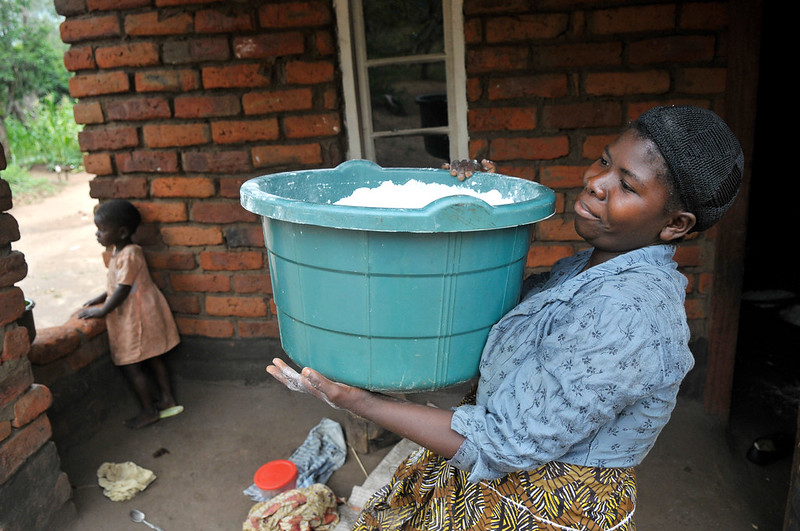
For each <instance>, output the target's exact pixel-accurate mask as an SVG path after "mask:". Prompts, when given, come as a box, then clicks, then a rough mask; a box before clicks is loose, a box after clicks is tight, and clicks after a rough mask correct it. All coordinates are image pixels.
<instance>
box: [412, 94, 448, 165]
mask: <svg viewBox="0 0 800 531" xmlns="http://www.w3.org/2000/svg"><path fill="white" fill-rule="evenodd" d="M414 101H416V102H417V105H419V115H420V125H422V127H439V126H442V125H447V95H446V94H423V95H421V96H417V97H416V98H415V99H414ZM423 140H424V142H425V151H427V152H428V154H429V155H431V156H433V157H436V158H439V159H443V160H450V139H449V137H448V136H447V135H423Z"/></svg>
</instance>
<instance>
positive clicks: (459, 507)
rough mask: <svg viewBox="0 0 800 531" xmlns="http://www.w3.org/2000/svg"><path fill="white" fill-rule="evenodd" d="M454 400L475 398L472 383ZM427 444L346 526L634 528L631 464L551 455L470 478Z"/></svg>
mask: <svg viewBox="0 0 800 531" xmlns="http://www.w3.org/2000/svg"><path fill="white" fill-rule="evenodd" d="M461 403H462V404H473V403H475V389H473V390H472V391H471V392H470V393H468V394H467V396H466V397H464V399H463V400H462V401H461ZM468 477H469V472H466V471H464V470H459V469H457V468H456V467H454V466H451V465H450V464H448V463H447V460H446V459H445V458H443V457H442V456H440V455H437V454H435V453H433V452H431V451H430V450H427V449H425V448H420V449H419V450H417V451H416V452H414V453H412V454H411V455H410V456H408V457H407V458H406V459H405V461H403V462H402V463H401V464H400V466H398V467H397V470H396V471H395V472H394V475H393V476H392V479H391V480H390V481H389V483H388V484H387V485H385V486H384V487H382V488H381V489H379V490H378V491H377V492H376V493H375V494H374V495H373V496H372V497H371V498H370V499H369V500H368V501H367V503H366V504H365V506H364V508H363V510H362V511H361V514H359V516H358V519H357V520H356V523H355V525H354V526H353V530H352V531H400V530H403V531H445V530H447V531H635V529H636V526H635V525H634V523H633V513H634V511H635V508H636V475H635V472H634V469H633V468H596V467H587V466H579V465H571V464H567V463H559V462H552V463H548V464H546V465H544V466H541V467H539V468H537V469H534V470H529V471H520V472H514V473H511V474H506V475H505V476H503V477H502V478H500V479H496V480H484V481H480V482H479V483H472V482H470V481H469V480H468V479H467V478H468Z"/></svg>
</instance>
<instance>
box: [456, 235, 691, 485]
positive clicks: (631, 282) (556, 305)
mask: <svg viewBox="0 0 800 531" xmlns="http://www.w3.org/2000/svg"><path fill="white" fill-rule="evenodd" d="M589 252H590V251H589V250H586V251H582V252H580V253H578V254H576V255H574V256H571V257H569V258H566V259H563V260H561V261H559V262H558V263H557V264H556V265H555V266H554V267H553V269H552V271H551V272H550V273H549V274H545V275H540V276H539V277H537V278H536V279H535V281H536V282H535V284H534V287H533V288H532V289H531V290H530V291H529V292H528V293H527V294H525V296H524V298H523V301H522V302H521V303H520V304H519V305H518V306H517V307H516V308H514V309H513V310H511V311H510V312H509V313H508V314H506V315H505V316H504V317H503V318H502V319H501V320H500V322H498V323H497V324H496V325H495V326H494V327H493V328H492V330H491V332H490V333H489V337H488V339H487V342H486V347H485V348H484V351H483V354H482V358H481V364H480V379H479V383H478V390H477V395H476V405H466V406H459V407H458V408H456V409H455V414H454V416H453V420H452V423H451V427H452V428H453V430H455V431H457V432H458V433H460V434H462V435H463V436H464V437H466V441H464V443H463V444H462V445H461V447H460V448H459V450H458V452H457V453H456V455H454V456H453V458H452V459H451V460H450V463H451V464H452V465H454V466H456V467H457V468H460V469H462V470H468V471H470V480H471V481H478V480H480V479H494V478H499V477H502V476H503V475H504V474H505V473H508V472H512V471H516V470H530V469H533V468H536V467H537V466H540V465H541V464H543V463H546V462H549V461H561V462H566V463H571V464H578V465H584V466H595V467H630V466H634V465H637V464H639V463H640V462H641V461H642V459H644V457H645V455H647V453H648V452H649V451H650V449H651V448H652V446H653V444H654V443H655V440H656V437H657V436H658V434H659V433H660V431H661V429H662V428H663V427H664V425H665V424H666V423H667V421H668V420H669V417H670V415H671V413H672V409H673V408H674V406H675V400H676V396H677V393H678V387H679V386H680V383H681V380H682V379H683V377H684V376H685V375H686V373H687V372H689V370H690V369H691V368H692V366H693V364H694V359H693V358H692V354H691V352H690V351H689V347H688V341H689V327H688V325H687V322H686V314H685V310H684V297H685V288H686V278H685V277H684V276H683V275H682V274H681V273H679V272H678V270H677V264H676V263H675V261H674V260H673V259H672V257H673V255H674V253H675V247H674V246H672V245H656V246H651V247H645V248H642V249H637V250H635V251H631V252H628V253H625V254H623V255H621V256H618V257H616V258H613V259H611V260H608V261H607V262H604V263H602V264H600V265H597V266H595V267H591V268H589V269H587V270H586V271H583V272H581V269H583V267H584V266H585V265H586V262H587V260H588V259H589Z"/></svg>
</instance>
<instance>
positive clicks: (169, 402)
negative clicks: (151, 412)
mask: <svg viewBox="0 0 800 531" xmlns="http://www.w3.org/2000/svg"><path fill="white" fill-rule="evenodd" d="M147 364H148V365H149V367H150V369H151V370H152V371H153V378H154V379H155V381H156V385H157V386H158V392H159V393H160V396H159V397H158V401H157V402H156V407H157V408H158V409H167V408H169V407H172V406H175V405H177V404H176V403H175V397H173V396H172V386H171V385H170V382H169V373H168V372H167V366H166V364H165V363H164V360H162V359H161V356H156V357H155V358H150V359H149V360H147Z"/></svg>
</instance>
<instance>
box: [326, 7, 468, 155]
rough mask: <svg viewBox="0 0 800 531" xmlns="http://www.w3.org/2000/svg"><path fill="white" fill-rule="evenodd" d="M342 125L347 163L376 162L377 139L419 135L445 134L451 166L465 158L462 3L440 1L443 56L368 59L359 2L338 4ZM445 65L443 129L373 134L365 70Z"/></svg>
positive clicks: (464, 78)
mask: <svg viewBox="0 0 800 531" xmlns="http://www.w3.org/2000/svg"><path fill="white" fill-rule="evenodd" d="M334 4H335V5H334V7H335V12H336V21H337V29H338V41H339V54H340V57H339V59H340V68H341V71H342V93H343V96H344V122H345V134H346V135H347V150H348V153H347V157H348V159H362V158H363V159H367V160H372V161H374V160H375V139H377V138H385V137H391V136H409V135H419V134H431V133H439V134H447V135H448V137H449V139H450V160H457V159H466V158H469V132H468V128H467V90H466V86H467V83H466V79H467V75H466V66H465V63H464V49H465V45H464V16H463V0H442V10H443V17H442V20H443V25H444V28H443V29H444V46H445V49H444V53H435V54H421V55H414V56H397V57H391V58H381V59H370V60H368V59H367V58H366V43H365V34H364V20H363V9H362V2H361V0H336V1H335V3H334ZM441 61H444V63H445V72H446V87H447V91H446V92H447V123H448V125H446V126H441V127H420V128H414V129H402V130H397V131H379V132H376V131H373V129H372V102H371V101H370V92H369V77H368V69H369V68H370V67H375V66H387V65H393V64H398V65H400V64H409V63H422V62H441Z"/></svg>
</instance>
